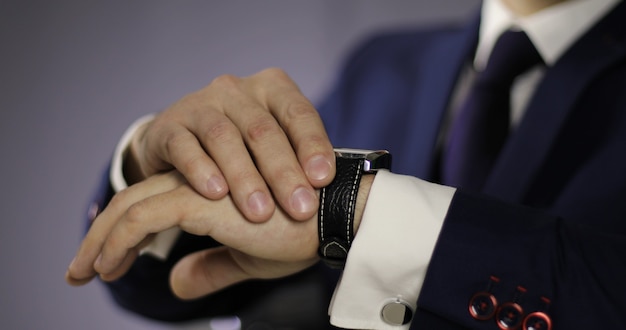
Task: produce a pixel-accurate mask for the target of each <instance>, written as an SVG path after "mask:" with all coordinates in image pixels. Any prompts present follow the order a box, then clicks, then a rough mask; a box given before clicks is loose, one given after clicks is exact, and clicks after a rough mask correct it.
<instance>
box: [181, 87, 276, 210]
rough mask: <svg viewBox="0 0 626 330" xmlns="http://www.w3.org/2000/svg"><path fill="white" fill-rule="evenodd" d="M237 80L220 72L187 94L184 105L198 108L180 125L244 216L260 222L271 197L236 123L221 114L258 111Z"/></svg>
mask: <svg viewBox="0 0 626 330" xmlns="http://www.w3.org/2000/svg"><path fill="white" fill-rule="evenodd" d="M238 81H239V78H236V77H232V76H222V77H219V78H217V79H215V80H214V81H213V82H212V83H211V85H209V86H208V87H207V88H205V89H203V90H201V91H199V92H198V93H196V94H194V95H192V96H190V97H189V98H188V100H187V101H186V102H185V104H184V105H185V106H186V107H192V106H194V107H197V108H200V110H198V111H196V112H194V115H193V116H186V117H185V121H184V122H183V125H184V126H185V127H188V128H189V130H190V131H191V132H192V133H193V134H194V135H195V136H196V137H197V138H198V139H199V141H200V142H201V144H202V146H203V147H204V149H205V150H206V152H208V154H209V156H210V157H211V158H212V159H213V160H214V161H215V163H216V164H217V166H218V168H219V169H220V170H221V172H222V173H223V175H224V177H225V179H226V182H227V184H228V187H229V191H230V193H231V195H232V197H233V200H234V201H235V204H236V205H237V206H238V208H239V209H240V210H241V211H242V212H243V214H244V215H245V216H246V218H247V219H248V220H251V221H253V222H261V221H265V220H267V219H269V217H270V216H271V215H272V213H273V212H274V209H275V204H274V199H273V197H272V194H271V193H270V190H269V187H268V186H267V184H266V183H265V180H264V178H263V177H262V176H261V173H259V170H258V169H257V163H255V159H253V156H252V155H251V154H250V153H251V149H252V148H250V146H249V145H247V143H246V142H245V141H244V139H243V137H242V133H241V132H240V127H238V124H236V123H235V122H234V120H233V118H230V117H228V116H227V115H226V114H225V112H227V109H237V111H245V112H250V113H254V112H259V111H260V110H259V105H258V104H257V103H255V102H254V101H253V100H251V99H250V97H249V96H248V95H246V94H245V93H242V92H241V90H240V89H239V88H238V86H237V84H238ZM191 99H195V101H194V102H192V100H191ZM189 104H193V105H189ZM199 104H200V105H199ZM249 109H253V110H252V111H249ZM266 115H267V113H266ZM270 117H271V116H270ZM235 120H237V119H235Z"/></svg>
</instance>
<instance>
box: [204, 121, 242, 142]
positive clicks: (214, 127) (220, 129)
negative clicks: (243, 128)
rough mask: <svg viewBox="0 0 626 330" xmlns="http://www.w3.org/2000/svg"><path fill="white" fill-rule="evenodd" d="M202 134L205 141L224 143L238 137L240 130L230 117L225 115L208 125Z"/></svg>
mask: <svg viewBox="0 0 626 330" xmlns="http://www.w3.org/2000/svg"><path fill="white" fill-rule="evenodd" d="M202 135H203V136H202V139H203V140H204V141H210V142H214V143H224V142H228V141H232V140H233V139H236V138H237V137H238V136H239V131H238V130H237V128H236V127H235V126H234V124H233V123H232V122H231V121H230V120H229V119H228V118H226V117H224V118H221V119H217V120H215V121H214V122H212V123H211V124H210V125H208V126H207V129H206V131H205V132H204V133H203V134H202Z"/></svg>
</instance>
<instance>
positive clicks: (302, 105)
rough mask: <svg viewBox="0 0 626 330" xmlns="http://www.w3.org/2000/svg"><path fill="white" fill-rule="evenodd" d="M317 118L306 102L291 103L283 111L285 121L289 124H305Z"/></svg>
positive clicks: (313, 109) (311, 107) (315, 112)
mask: <svg viewBox="0 0 626 330" xmlns="http://www.w3.org/2000/svg"><path fill="white" fill-rule="evenodd" d="M317 117H318V114H317V111H315V108H313V106H312V105H311V104H309V103H307V102H292V103H290V104H289V105H288V106H287V108H286V111H285V121H286V122H287V123H288V124H289V123H290V122H294V121H295V122H307V121H310V120H316V119H317Z"/></svg>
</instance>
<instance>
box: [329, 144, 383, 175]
mask: <svg viewBox="0 0 626 330" xmlns="http://www.w3.org/2000/svg"><path fill="white" fill-rule="evenodd" d="M335 156H336V157H341V158H353V159H363V160H364V161H365V162H364V164H363V171H364V172H373V171H377V170H381V169H385V170H388V169H391V154H390V153H389V151H387V150H367V149H350V148H335Z"/></svg>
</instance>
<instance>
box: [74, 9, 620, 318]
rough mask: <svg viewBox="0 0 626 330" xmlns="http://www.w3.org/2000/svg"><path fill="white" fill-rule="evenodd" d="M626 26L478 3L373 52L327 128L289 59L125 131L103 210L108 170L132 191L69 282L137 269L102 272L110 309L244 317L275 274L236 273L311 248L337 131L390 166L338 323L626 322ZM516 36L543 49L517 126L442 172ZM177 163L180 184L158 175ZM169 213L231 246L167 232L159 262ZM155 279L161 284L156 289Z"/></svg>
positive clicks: (337, 301)
mask: <svg viewBox="0 0 626 330" xmlns="http://www.w3.org/2000/svg"><path fill="white" fill-rule="evenodd" d="M625 19H626V6H624V4H623V2H621V1H612V0H602V1H600V0H594V1H558V0H557V1H549V0H543V1H542V0H536V1H514V0H506V1H505V0H502V1H498V0H486V1H485V2H484V3H483V7H482V12H481V17H480V20H476V21H475V22H471V23H470V24H469V25H468V26H466V27H464V28H461V29H458V28H447V27H444V28H433V29H431V30H421V31H417V32H415V31H413V32H406V33H395V34H388V35H381V36H378V37H377V38H374V39H372V40H370V41H369V42H367V43H365V44H364V45H362V47H360V48H359V49H358V50H357V51H356V52H355V53H354V54H353V55H352V56H351V57H350V58H349V61H348V62H347V65H346V67H345V69H344V70H343V71H342V73H341V75H340V77H339V79H338V83H337V86H336V87H335V88H334V90H333V92H332V93H331V94H330V96H329V97H328V98H327V99H326V101H325V102H324V103H323V104H321V106H320V107H319V108H318V109H319V115H320V117H321V120H320V117H318V115H317V112H316V111H314V110H312V109H313V108H312V107H311V106H310V105H309V104H308V102H307V101H306V100H305V99H304V98H303V97H302V96H301V95H300V94H299V92H298V90H297V87H295V85H294V84H293V82H291V81H290V80H289V78H288V77H286V75H285V74H284V73H282V72H281V71H279V70H275V69H272V70H266V71H263V72H261V73H259V74H257V75H254V76H251V77H248V78H242V79H240V78H236V77H231V76H224V77H220V78H219V79H217V80H216V81H214V82H213V83H212V84H211V85H209V86H208V87H207V88H205V89H203V90H201V91H199V92H197V93H195V94H193V95H190V96H188V97H186V98H184V99H183V100H181V101H180V102H179V103H177V104H176V105H174V106H173V107H172V108H171V109H169V110H167V111H165V112H164V113H162V114H159V115H158V116H157V117H156V118H154V119H152V118H149V119H148V120H147V121H144V122H141V123H138V124H137V125H136V126H137V127H136V128H134V129H133V130H131V132H133V133H132V134H129V136H128V138H127V139H123V140H124V141H129V142H127V143H124V141H123V143H121V145H128V144H130V145H131V147H130V148H128V149H124V150H127V151H126V152H122V151H120V152H118V154H119V155H122V154H123V155H124V156H125V157H117V158H116V160H114V162H113V172H114V173H118V174H113V175H112V177H113V180H112V181H113V182H112V185H113V186H117V187H111V185H109V184H108V183H109V180H108V177H107V178H106V180H105V181H106V182H107V184H105V187H107V189H103V190H102V197H101V198H100V204H99V205H100V207H99V208H100V209H102V208H103V207H104V205H106V203H107V202H108V201H109V200H110V198H111V195H113V193H114V192H115V191H116V190H120V189H121V188H122V187H120V185H118V184H117V183H115V181H116V179H115V178H116V177H117V178H118V179H119V178H120V177H122V174H121V170H120V171H118V172H116V170H115V168H119V169H121V168H122V167H124V175H123V177H124V178H125V180H126V181H128V182H130V183H133V182H139V183H138V184H136V185H133V186H132V187H130V188H129V189H126V190H124V191H122V193H120V194H118V195H116V197H115V198H114V199H113V200H112V201H111V203H110V204H109V206H108V207H107V208H106V209H104V211H103V212H102V213H101V214H100V216H99V217H98V218H97V219H96V221H95V222H94V223H93V225H92V227H91V229H90V231H89V233H88V235H87V237H86V239H85V241H84V242H83V245H82V246H81V249H80V250H79V253H78V256H77V258H76V259H75V261H74V262H73V263H72V265H71V266H70V268H69V271H68V280H69V281H70V282H71V283H76V284H80V283H84V282H85V281H88V280H90V279H91V278H92V277H93V276H94V275H95V274H97V273H99V274H101V277H102V278H103V279H105V280H107V281H112V280H117V279H119V278H120V277H121V276H122V275H124V274H126V275H125V276H124V277H122V278H121V279H119V280H117V281H115V282H112V283H111V287H112V288H113V292H114V294H115V296H116V297H117V298H118V300H119V301H120V302H121V303H122V304H124V305H125V306H127V307H129V308H131V309H134V310H137V311H138V312H140V313H143V314H146V315H152V316H157V317H159V316H158V315H167V316H161V317H162V318H168V319H182V318H188V317H196V316H198V315H207V314H213V315H216V314H220V313H222V312H224V313H228V312H231V311H233V310H236V309H237V308H240V307H241V304H245V303H244V302H241V300H246V301H247V300H248V298H250V297H251V296H253V295H257V294H258V295H263V294H265V293H266V291H268V290H272V289H273V288H272V286H273V285H274V284H276V283H274V282H271V283H269V284H268V283H262V284H259V285H255V284H253V283H247V284H246V285H250V286H249V287H247V288H246V289H241V288H242V286H240V285H234V284H235V283H239V282H242V281H244V280H247V279H250V278H279V277H284V276H287V275H290V274H294V273H298V272H299V271H301V270H303V269H306V268H307V267H310V266H311V265H313V264H314V263H315V262H316V261H317V260H318V258H317V256H316V250H317V248H318V246H319V242H318V241H317V239H318V236H317V235H318V231H319V228H318V224H317V223H316V221H315V220H311V219H312V218H315V216H316V213H318V206H319V204H318V203H317V192H316V190H315V189H318V188H321V187H325V186H327V185H328V184H329V183H330V182H331V180H332V178H333V177H334V174H335V171H336V170H337V169H336V167H335V163H334V160H333V153H332V148H331V141H332V144H334V145H341V146H348V147H353V148H368V149H377V148H381V149H389V150H390V151H391V153H392V154H393V157H394V167H393V171H394V173H393V174H392V173H388V172H385V171H382V172H378V174H376V175H364V176H363V178H362V180H361V182H360V186H358V196H357V199H356V201H355V203H356V207H355V211H356V214H354V218H353V220H354V224H353V225H354V231H355V233H356V234H355V236H354V241H353V242H352V245H351V246H348V248H349V253H348V256H347V260H346V263H345V270H344V272H343V274H342V279H341V281H340V282H339V284H338V285H337V288H336V291H335V293H334V296H333V300H332V302H331V307H330V315H331V322H332V323H333V324H334V325H336V326H339V327H345V328H367V329H370V328H371V329H386V328H389V329H396V328H403V327H404V328H408V327H409V324H411V326H412V327H414V328H417V329H421V328H426V329H446V328H450V329H456V328H459V329H461V328H477V329H497V328H502V329H507V328H517V327H525V328H527V329H539V328H544V329H545V328H549V327H554V328H561V329H566V328H573V329H578V328H581V329H582V328H609V327H611V328H626V318H625V316H624V314H623V310H624V309H625V308H626V298H625V297H626V295H625V294H626V284H624V281H623V280H622V278H623V277H624V275H626V262H625V261H624V260H626V222H625V220H626V203H624V201H625V200H626V171H624V169H625V168H626V153H625V152H624V151H625V150H626V111H624V110H625V109H626V28H625V27H626V25H625V24H624V21H625ZM509 29H513V30H522V31H523V32H525V34H526V36H527V37H528V39H530V41H531V43H532V45H533V46H534V48H535V50H536V52H537V53H538V54H539V56H540V60H541V61H540V62H539V64H534V65H532V66H531V67H530V68H529V69H528V70H526V71H524V72H523V73H522V74H521V75H519V76H518V77H517V78H515V79H514V82H513V84H512V86H511V87H510V88H507V90H508V91H509V92H510V100H508V101H507V102H508V103H510V109H509V110H510V112H509V116H508V118H507V120H508V124H509V125H510V127H509V129H508V130H507V131H508V133H507V138H506V140H505V142H502V145H501V146H500V147H499V148H498V150H497V154H496V155H495V156H494V157H495V158H494V159H492V160H491V161H490V162H489V166H488V167H487V172H486V174H485V175H484V178H482V179H481V181H480V183H479V184H477V185H476V184H474V183H472V184H467V185H466V183H465V181H462V180H461V181H455V179H451V178H454V177H455V176H454V175H449V174H448V173H449V172H448V167H447V166H448V165H449V164H447V161H448V159H449V158H448V157H453V156H448V154H447V152H448V151H447V150H449V149H450V148H449V146H450V145H451V144H453V143H455V141H456V140H455V138H454V136H455V134H456V133H455V132H456V129H457V124H456V120H455V119H458V118H463V113H464V110H463V109H465V105H464V104H465V103H466V102H467V100H468V99H471V98H472V95H473V86H474V85H476V84H477V82H479V81H480V79H481V78H480V77H481V76H480V75H481V73H482V72H483V71H485V72H486V71H487V70H488V68H489V65H490V64H489V63H490V62H489V58H490V57H491V55H492V54H491V53H492V52H494V53H495V49H496V48H498V47H497V46H496V45H497V44H498V42H497V41H496V40H498V39H499V36H500V35H501V34H504V33H505V32H504V31H506V30H509ZM492 50H493V51H492ZM507 61H508V60H507ZM507 63H508V62H507ZM242 109H244V110H245V111H244V110H242ZM200 110H202V111H200ZM322 122H323V124H322ZM327 136H328V137H329V138H328V137H327ZM462 140H463V139H462ZM120 149H123V148H121V147H120ZM452 149H453V148H452ZM207 153H208V155H210V156H211V157H209V156H208V155H207ZM250 153H251V154H253V157H252V156H250V155H249V154H250ZM472 153H474V152H472ZM454 157H456V156H454ZM122 158H123V160H122ZM172 167H175V168H176V169H177V170H178V171H179V172H180V173H182V175H181V174H180V173H179V172H169V173H166V174H159V175H155V173H157V172H160V171H163V170H167V169H170V168H172ZM463 167H464V168H467V167H468V166H465V165H464V166H463ZM183 176H184V179H183ZM146 177H147V179H144V178H146ZM471 177H472V178H475V176H474V174H472V176H471ZM432 182H437V183H445V184H446V185H439V184H436V183H432ZM122 186H123V185H122ZM192 187H193V188H192ZM453 187H460V188H459V189H456V188H453ZM105 190H106V191H105ZM227 193H228V195H227V196H225V195H226V194H227ZM365 205H367V207H365ZM320 210H321V209H320ZM95 213H97V212H94V214H95ZM320 223H322V221H320ZM172 226H178V227H180V228H181V229H183V230H184V231H186V232H189V233H191V234H196V235H208V236H211V237H213V238H214V239H215V240H217V241H219V242H220V243H221V244H223V245H224V246H222V247H217V248H213V249H210V250H204V249H206V248H208V247H215V246H216V244H214V242H212V241H210V240H209V239H207V238H198V237H192V236H191V235H187V234H185V235H183V236H180V237H178V236H176V234H174V236H173V237H174V238H176V237H178V240H177V242H176V244H175V246H174V247H173V250H171V252H170V254H169V255H168V257H167V259H166V261H165V262H163V263H161V262H159V261H155V260H152V259H149V257H141V258H139V260H137V261H135V253H132V252H133V251H136V250H138V249H139V248H142V247H144V246H145V244H143V243H142V242H146V240H144V239H145V238H146V236H147V235H148V234H150V233H158V232H161V231H163V230H165V229H167V228H170V227H172ZM159 235H160V236H163V235H161V234H159ZM159 239H161V238H160V237H159ZM166 240H167V238H166ZM157 245H160V244H157ZM165 245H168V243H165ZM168 250H169V248H168ZM196 250H200V252H196V253H191V254H190V251H196ZM157 254H158V252H157ZM165 254H166V255H167V253H165ZM181 258H182V259H181ZM172 268H173V270H172ZM170 270H171V277H170V285H171V287H172V289H173V291H174V292H175V294H176V295H178V296H179V297H183V298H198V297H200V296H204V295H206V294H208V293H214V294H213V295H210V296H208V297H205V298H202V299H201V300H196V301H193V302H189V303H183V302H178V301H176V300H175V299H171V298H170V297H169V296H168V293H167V283H163V280H162V279H163V278H167V276H168V274H169V273H170ZM154 274H159V276H161V282H159V283H160V284H159V283H149V282H147V281H145V279H148V278H150V277H151V276H153V275H154ZM231 285H234V286H233V287H230V286H231ZM276 285H278V284H276ZM226 287H230V288H229V289H226V290H223V291H220V290H222V289H224V288H226ZM248 289H250V290H257V291H253V292H249V291H246V290H248ZM238 290H239V291H238ZM216 291H219V292H218V293H216V294H215V292H216ZM146 295H147V296H146ZM241 297H245V298H243V299H242V298H241ZM225 301H228V302H229V303H228V304H223V303H220V302H225ZM226 305H228V306H226ZM157 314H158V315H157Z"/></svg>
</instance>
